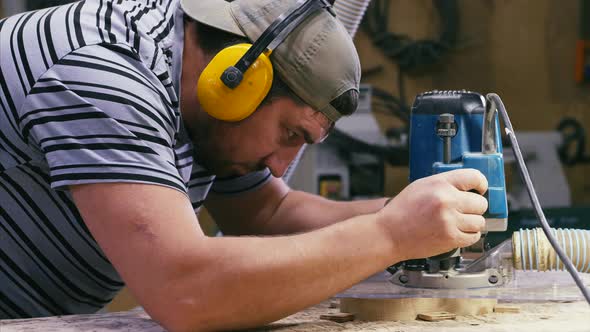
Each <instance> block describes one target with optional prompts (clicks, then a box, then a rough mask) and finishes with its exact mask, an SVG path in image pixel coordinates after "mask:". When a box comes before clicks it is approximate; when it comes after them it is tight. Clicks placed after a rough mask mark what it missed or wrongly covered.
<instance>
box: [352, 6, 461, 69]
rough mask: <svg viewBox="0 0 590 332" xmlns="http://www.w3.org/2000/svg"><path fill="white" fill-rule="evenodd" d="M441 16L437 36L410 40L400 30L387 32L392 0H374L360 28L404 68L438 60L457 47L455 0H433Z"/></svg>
mask: <svg viewBox="0 0 590 332" xmlns="http://www.w3.org/2000/svg"><path fill="white" fill-rule="evenodd" d="M433 2H434V6H435V8H436V11H437V13H438V14H439V17H440V35H439V36H438V38H437V39H423V40H412V39H411V38H410V37H408V36H406V35H402V34H396V33H392V32H389V27H388V21H389V18H388V16H389V9H390V5H391V0H373V2H372V3H371V5H369V7H368V9H367V13H366V15H365V18H364V20H363V28H364V29H365V30H366V31H367V34H368V36H369V37H370V38H371V39H372V40H373V43H374V44H375V45H376V46H377V47H379V48H380V49H381V51H383V53H384V54H385V55H387V56H388V57H390V58H392V59H393V60H394V61H395V62H397V63H398V64H399V66H400V69H401V70H403V71H412V70H415V69H417V68H421V67H425V66H430V65H433V64H436V63H438V62H440V60H441V59H442V58H443V57H444V55H445V54H446V53H447V52H449V51H450V50H452V49H453V48H455V47H456V44H457V36H458V30H459V7H458V4H457V1H456V0H434V1H433Z"/></svg>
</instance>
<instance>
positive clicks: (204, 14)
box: [180, 0, 246, 37]
mask: <svg viewBox="0 0 590 332" xmlns="http://www.w3.org/2000/svg"><path fill="white" fill-rule="evenodd" d="M180 5H181V6H182V10H183V11H184V13H185V14H187V15H188V16H190V17H191V18H192V19H194V20H195V21H197V22H200V23H203V24H205V25H208V26H211V27H214V28H217V29H220V30H223V31H226V32H229V33H233V34H235V35H238V36H242V37H246V35H245V34H244V32H242V30H240V27H238V25H237V23H236V21H235V20H234V18H233V17H232V15H231V12H230V3H229V2H227V1H225V0H181V2H180Z"/></svg>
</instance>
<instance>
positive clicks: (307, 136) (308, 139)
mask: <svg viewBox="0 0 590 332" xmlns="http://www.w3.org/2000/svg"><path fill="white" fill-rule="evenodd" d="M297 129H299V131H301V132H302V133H303V139H305V143H307V144H315V140H314V139H313V137H311V134H310V133H309V131H308V130H307V129H305V128H303V127H301V126H299V127H297Z"/></svg>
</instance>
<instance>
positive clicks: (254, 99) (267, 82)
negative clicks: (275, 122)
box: [197, 0, 334, 121]
mask: <svg viewBox="0 0 590 332" xmlns="http://www.w3.org/2000/svg"><path fill="white" fill-rule="evenodd" d="M301 2H303V4H302V5H300V6H298V7H296V8H295V9H294V10H293V11H292V12H290V13H289V14H283V15H281V16H280V17H279V18H277V19H276V20H275V21H274V22H273V23H272V24H271V25H270V26H269V27H268V28H267V29H266V30H264V32H263V33H262V35H260V37H259V38H258V39H257V40H256V41H255V42H254V44H238V45H233V46H230V47H227V48H224V49H223V50H221V51H220V52H219V53H217V54H216V55H215V57H213V60H211V62H210V63H209V64H208V65H207V67H205V69H204V70H203V72H202V73H201V76H200V77H199V81H198V83H197V96H198V97H199V102H200V103H201V107H202V108H203V110H204V111H205V112H207V113H208V114H209V115H211V116H212V117H214V118H216V119H219V120H224V121H240V120H243V119H245V118H246V117H248V116H250V114H252V113H253V112H254V111H255V110H256V109H257V108H258V106H259V105H260V103H261V102H262V100H264V98H265V97H266V95H267V94H268V91H269V90H270V87H271V85H272V80H273V68H272V63H271V61H270V59H269V56H270V54H271V52H272V50H273V49H275V48H276V47H277V46H279V45H280V44H281V43H282V42H283V40H285V38H287V36H288V35H289V33H291V31H293V30H295V28H296V27H297V26H299V24H301V22H303V21H304V20H305V18H307V17H308V16H310V15H311V14H312V13H314V12H316V11H317V10H319V9H322V8H326V9H328V10H329V11H330V13H332V15H334V13H333V12H332V10H331V5H330V4H329V3H328V2H327V0H305V1H304V0H300V1H299V2H298V3H301Z"/></svg>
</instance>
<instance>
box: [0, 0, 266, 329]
mask: <svg viewBox="0 0 590 332" xmlns="http://www.w3.org/2000/svg"><path fill="white" fill-rule="evenodd" d="M195 1H198V0H195ZM183 33H184V31H183V24H182V12H181V10H180V5H179V0H141V1H139V0H138V1H132V0H127V1H123V0H86V1H82V2H76V3H73V4H69V5H65V6H60V7H55V8H49V9H44V10H40V11H35V12H29V13H24V14H20V15H17V16H13V17H10V18H7V19H4V20H2V21H0V318H16V317H31V316H46V315H61V314H72V313H91V312H95V311H97V310H98V309H100V308H102V307H103V306H104V305H105V304H107V303H108V302H109V301H110V300H111V299H112V297H113V296H114V295H115V294H116V293H117V291H118V290H119V289H121V287H122V286H123V282H122V280H121V278H120V277H119V275H118V274H117V272H116V271H115V269H114V268H113V267H112V265H111V264H110V262H109V261H108V259H107V258H106V257H105V255H104V254H103V252H102V251H101V250H100V248H99V246H98V245H97V243H96V242H95V240H94V239H93V238H92V236H91V234H90V233H89V231H88V229H87V228H86V226H85V225H84V222H83V220H82V218H81V217H80V215H79V213H78V211H77V209H76V207H75V205H74V203H73V202H72V199H71V196H70V194H69V192H68V191H67V188H68V186H70V185H75V184H83V183H97V182H139V183H148V184H157V185H163V186H167V187H170V188H175V189H177V190H180V191H182V192H185V193H187V194H188V196H189V197H190V199H191V202H192V204H193V207H194V208H195V209H198V208H199V207H200V205H201V204H202V202H203V201H204V199H205V197H206V196H207V193H208V192H209V191H210V190H211V191H215V192H216V193H221V194H224V193H228V194H230V193H237V192H243V191H246V190H250V189H252V188H256V187H258V186H261V185H262V184H263V183H265V182H266V181H267V180H268V179H269V178H270V176H271V175H270V172H269V171H268V170H265V171H262V172H258V173H252V174H249V175H246V176H244V177H241V178H237V179H231V180H227V179H226V180H222V179H217V180H216V179H215V176H214V175H212V174H210V173H208V172H207V171H206V170H205V169H204V168H203V167H202V166H200V165H199V164H198V154H197V153H195V151H194V150H193V148H192V145H191V144H190V141H189V140H188V138H187V137H186V133H185V131H184V129H183V123H182V119H181V117H180V112H179V100H178V98H179V91H180V87H179V84H180V73H181V66H182V64H181V60H182V49H183V44H182V43H183V38H184V37H183V35H184V34H183ZM97 204H100V202H97Z"/></svg>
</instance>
